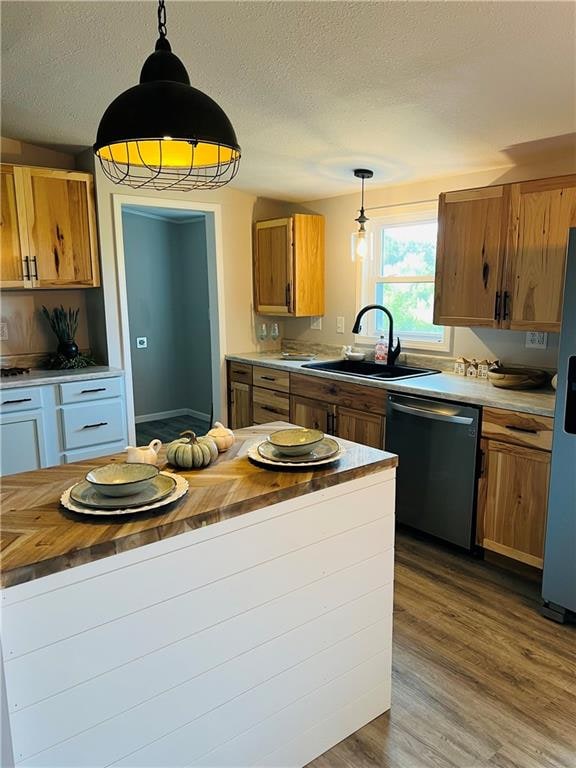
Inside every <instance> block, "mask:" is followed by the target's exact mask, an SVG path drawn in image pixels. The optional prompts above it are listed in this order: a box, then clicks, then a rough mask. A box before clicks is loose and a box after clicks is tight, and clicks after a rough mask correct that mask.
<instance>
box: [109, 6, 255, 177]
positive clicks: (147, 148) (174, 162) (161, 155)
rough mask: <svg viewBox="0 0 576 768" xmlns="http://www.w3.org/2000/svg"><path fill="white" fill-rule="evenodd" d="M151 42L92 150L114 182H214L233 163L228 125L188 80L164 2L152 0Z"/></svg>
mask: <svg viewBox="0 0 576 768" xmlns="http://www.w3.org/2000/svg"><path fill="white" fill-rule="evenodd" d="M158 33H159V37H158V40H157V42H156V49H155V51H154V53H152V54H151V55H150V56H149V57H148V58H147V59H146V61H145V62H144V66H143V67H142V72H141V74H140V84H139V85H135V86H134V87H133V88H129V89H128V90H127V91H124V93H121V94H120V96H118V97H117V98H116V99H114V101H113V102H112V103H111V104H110V106H109V107H108V109H107V110H106V112H105V113H104V115H103V117H102V120H101V121H100V125H99V127H98V134H97V137H96V143H95V144H94V152H95V154H96V155H97V157H98V159H99V160H100V164H101V166H102V170H103V171H104V173H105V174H106V176H107V177H108V178H109V179H111V181H113V182H114V183H116V184H126V185H128V186H130V187H135V188H141V187H144V188H152V189H155V190H164V189H174V190H181V191H189V190H192V189H215V188H217V187H222V186H224V185H225V184H228V182H229V181H231V180H232V179H233V178H234V176H235V175H236V173H237V171H238V164H239V162H240V147H239V145H238V141H237V139H236V134H235V133H234V128H233V127H232V124H231V123H230V120H228V118H227V116H226V114H225V113H224V111H223V110H222V109H221V107H219V106H218V104H216V102H215V101H214V100H213V99H211V98H210V97H209V96H207V95H206V94H205V93H202V91H198V90H197V89H196V88H192V86H191V85H190V79H189V77H188V73H187V72H186V68H185V66H184V64H183V63H182V62H181V61H180V59H179V58H178V57H177V56H176V55H175V54H173V53H172V49H171V47H170V43H169V42H168V40H167V38H166V8H165V5H164V0H159V2H158Z"/></svg>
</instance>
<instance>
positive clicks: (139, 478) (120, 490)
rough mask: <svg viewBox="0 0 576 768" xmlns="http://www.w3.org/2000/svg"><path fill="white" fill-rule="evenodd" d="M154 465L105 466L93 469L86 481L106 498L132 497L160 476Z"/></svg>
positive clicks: (119, 464)
mask: <svg viewBox="0 0 576 768" xmlns="http://www.w3.org/2000/svg"><path fill="white" fill-rule="evenodd" d="M158 472H159V469H158V467H155V466H153V465H152V464H127V463H126V462H122V463H118V464H105V465H104V466H102V467H95V468H94V469H91V470H90V472H88V474H87V475H86V480H87V481H88V482H89V483H90V485H91V486H92V487H93V488H95V489H96V490H97V491H98V492H99V493H102V494H103V495H104V496H117V497H119V496H132V494H134V493H140V491H143V490H144V488H146V486H147V485H148V483H149V482H150V481H151V480H153V479H154V478H155V477H156V475H157V474H158Z"/></svg>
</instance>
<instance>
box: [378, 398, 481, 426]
mask: <svg viewBox="0 0 576 768" xmlns="http://www.w3.org/2000/svg"><path fill="white" fill-rule="evenodd" d="M388 408H389V409H390V410H391V411H401V412H402V413H409V414H410V415H411V416H420V417H421V418H423V419H432V420H433V421H447V422H449V423H450V424H472V423H473V422H474V419H473V418H471V417H470V416H451V415H450V414H447V413H436V412H435V411H428V410H426V409H425V408H414V406H412V405H402V404H401V403H393V402H390V401H388Z"/></svg>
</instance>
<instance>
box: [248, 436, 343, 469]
mask: <svg viewBox="0 0 576 768" xmlns="http://www.w3.org/2000/svg"><path fill="white" fill-rule="evenodd" d="M339 450H340V445H339V444H338V443H337V442H336V440H332V438H331V437H325V438H324V440H322V442H321V443H319V444H318V445H317V446H316V448H314V450H312V451H310V453H305V454H304V455H303V456H286V454H285V453H280V451H278V450H277V449H276V448H274V446H273V445H272V443H270V442H268V441H264V442H263V443H260V445H259V446H258V453H259V454H260V456H262V457H263V458H264V459H268V460H269V461H277V462H279V463H282V464H304V463H307V464H313V463H314V462H315V461H325V460H326V459H330V458H331V457H332V456H336V454H337V453H338V451H339Z"/></svg>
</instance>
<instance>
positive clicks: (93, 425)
mask: <svg viewBox="0 0 576 768" xmlns="http://www.w3.org/2000/svg"><path fill="white" fill-rule="evenodd" d="M106 424H108V422H107V421H99V422H98V424H84V426H83V427H82V429H96V427H105V426H106Z"/></svg>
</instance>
